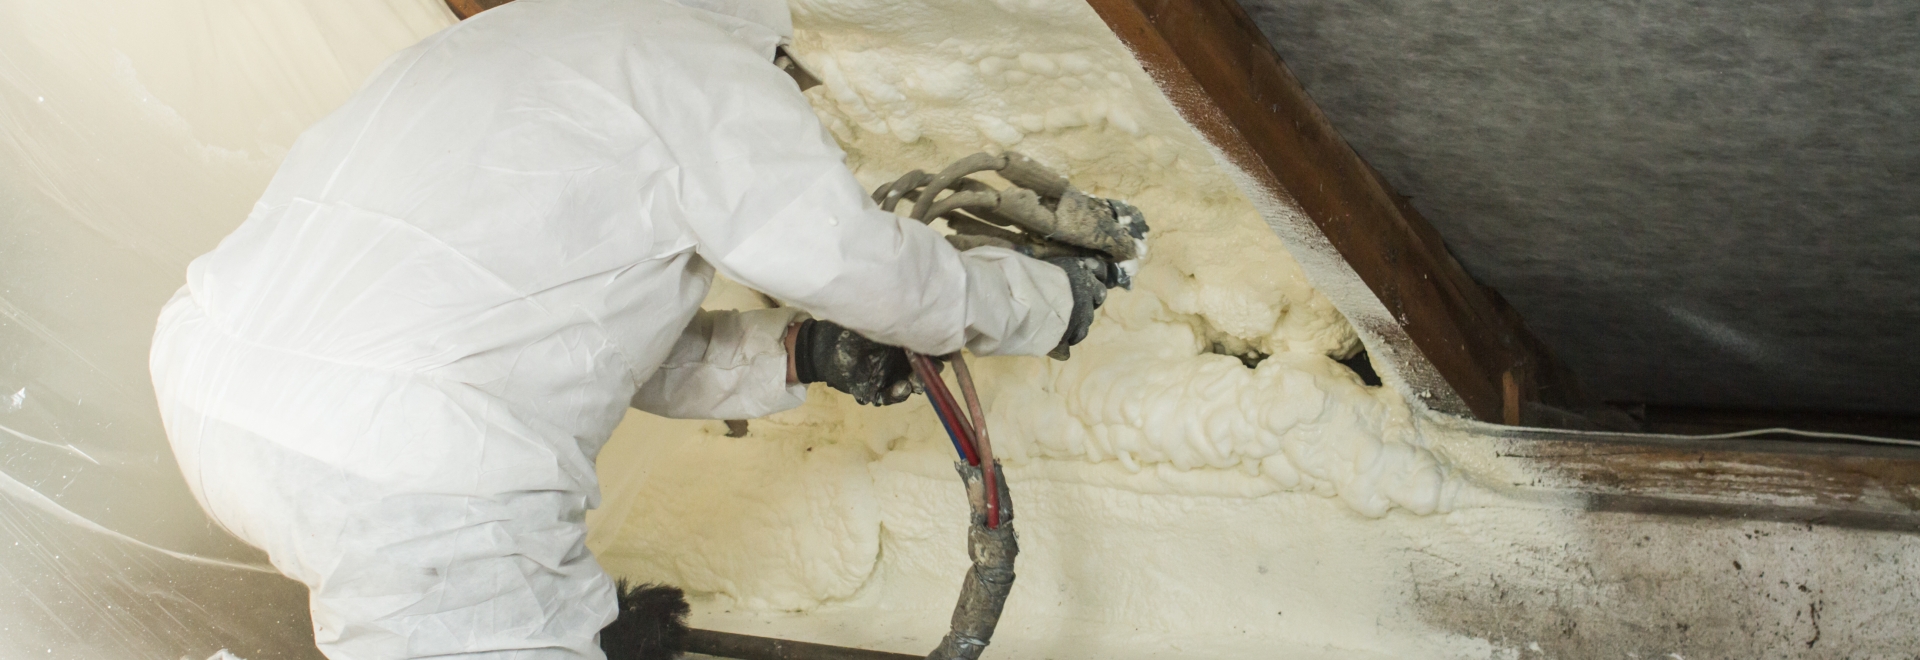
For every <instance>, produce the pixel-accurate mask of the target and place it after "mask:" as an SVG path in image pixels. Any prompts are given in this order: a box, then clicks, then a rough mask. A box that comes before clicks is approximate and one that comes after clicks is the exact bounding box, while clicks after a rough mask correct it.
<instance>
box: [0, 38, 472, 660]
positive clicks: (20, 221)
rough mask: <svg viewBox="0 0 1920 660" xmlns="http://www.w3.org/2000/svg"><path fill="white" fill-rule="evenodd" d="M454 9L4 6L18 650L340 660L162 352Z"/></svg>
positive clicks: (8, 576)
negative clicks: (211, 503)
mask: <svg viewBox="0 0 1920 660" xmlns="http://www.w3.org/2000/svg"><path fill="white" fill-rule="evenodd" d="M453 20H454V19H453V16H452V15H451V13H450V12H448V10H447V9H446V6H445V5H444V4H443V3H442V2H440V0H325V1H322V0H150V1H142V2H133V1H132V0H61V1H59V2H46V1H43V0H0V658H6V659H11V658H89V659H92V658H161V659H164V660H173V659H175V658H183V657H184V658H193V659H195V660H198V659H199V658H207V657H211V656H214V655H215V654H217V653H219V652H221V651H222V650H223V649H225V650H228V651H230V652H231V653H232V654H233V655H235V656H238V657H244V658H248V659H250V660H259V659H261V658H296V657H318V653H317V652H316V651H315V650H313V646H312V633H311V630H310V624H309V622H308V618H307V613H306V593H305V589H304V588H302V587H301V586H300V585H298V584H296V583H294V582H291V581H289V580H287V579H285V578H282V577H280V576H279V575H277V574H276V573H274V572H273V571H272V569H271V568H270V567H268V566H266V565H265V557H264V556H262V555H261V554H260V553H259V552H257V551H254V550H252V549H251V548H248V547H246V546H245V545H243V544H240V543H239V542H237V541H235V540H233V539H232V538H231V537H230V536H228V535H227V534H226V533H225V532H224V531H222V530H221V529H219V528H218V527H217V526H216V525H214V524H213V523H211V522H209V521H208V520H207V518H206V517H205V516H204V514H202V513H201V511H200V508H199V506H198V505H197V504H196V503H195V502H194V501H193V498H192V496H191V495H190V494H189V493H188V490H187V488H186V484H185V483H184V482H183V481H182V479H181V477H180V472H179V469H178V468H177V467H176V466H175V464H174V460H173V456H172V452H171V451H170V450H169V448H168V446H167V440H166V436H165V434H164V433H163V432H162V430H161V427H160V420H159V416H158V413H157V412H156V410H155V404H154V400H153V390H152V386H151V385H150V381H149V378H148V374H147V348H148V345H149V341H150V339H151V337H152V332H153V325H154V320H155V318H156V316H157V314H158V313H159V309H160V306H161V305H162V304H163V303H165V302H166V301H167V299H168V298H169V297H170V296H171V295H172V294H173V292H174V290H175V289H177V288H179V286H180V284H181V283H182V282H183V281H184V277H185V267H186V263H187V261H188V260H189V259H191V258H192V257H194V256H196V255H198V254H200V253H202V252H205V251H207V250H209V249H211V248H212V247H213V245H214V244H215V243H216V242H217V241H218V240H219V239H220V237H222V236H224V235H226V234H227V233H228V232H229V231H231V230H232V229H233V227H234V226H236V225H238V224H239V222H240V221H241V220H242V219H244V218H245V217H246V215H247V211H248V209H249V208H250V207H251V205H252V204H253V202H254V200H255V199H256V198H257V197H258V196H259V194H260V191H261V190H262V189H263V188H264V187H265V186H266V183H267V180H268V178H269V177H271V176H272V174H273V172H274V169H275V168H276V167H277V165H278V164H279V161H280V159H281V157H282V156H283V155H284V154H285V153H286V151H287V149H288V147H289V146H290V145H291V144H292V142H293V140H294V138H295V137H297V136H298V135H299V133H300V131H301V130H302V129H304V128H305V127H306V126H307V125H309V124H311V123H312V122H313V121H315V120H317V119H319V118H320V117H321V116H323V115H325V114H326V113H327V112H328V111H330V110H332V109H333V107H334V106H336V105H337V104H339V103H340V102H341V101H342V100H344V99H345V98H346V97H347V95H348V94H350V93H351V92H352V91H353V90H354V88H355V87H357V86H358V85H359V83H360V81H361V80H362V79H363V78H364V77H365V76H366V75H367V73H369V72H370V71H372V70H373V69H374V67H375V66H377V65H378V64H379V63H380V62H381V61H382V60H383V59H385V58H386V57H387V56H388V55H389V54H391V53H393V52H394V51H397V50H399V49H401V48H404V47H406V46H408V45H411V44H413V43H414V42H416V41H418V40H419V39H421V38H422V37H424V36H426V35H428V34H431V33H433V32H435V31H437V30H439V29H441V28H443V27H445V26H447V25H450V24H451V23H452V22H453Z"/></svg>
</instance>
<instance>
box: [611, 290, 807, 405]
mask: <svg viewBox="0 0 1920 660" xmlns="http://www.w3.org/2000/svg"><path fill="white" fill-rule="evenodd" d="M803 317H804V315H803V314H801V312H800V311H799V310H796V309H793V308H787V307H783V308H778V309H756V310H751V311H709V310H701V311H699V312H698V313H696V314H694V317H693V322H692V323H689V324H687V329H686V330H683V331H681V333H680V339H679V340H678V341H676V342H674V345H673V350H672V352H670V353H668V354H667V359H666V361H665V362H662V363H661V364H660V368H659V370H657V371H655V372H653V377H651V378H649V379H647V381H646V382H645V383H642V384H641V385H640V389H639V390H638V391H637V392H635V393H634V395H633V402H632V403H633V407H634V408H638V409H640V410H644V411H647V412H650V413H653V414H656V415H660V416H662V417H674V418H680V419H751V418H755V417H762V416H766V415H771V414H773V413H777V412H780V411H782V410H787V409H789V408H793V407H795V406H798V405H800V404H801V402H803V401H805V400H806V393H807V388H806V385H802V384H800V383H798V382H797V381H796V380H795V379H794V378H793V377H792V366H791V359H790V358H789V357H788V355H789V352H788V351H789V346H788V344H787V338H788V328H789V327H790V326H792V325H793V324H794V321H796V320H798V319H800V318H803Z"/></svg>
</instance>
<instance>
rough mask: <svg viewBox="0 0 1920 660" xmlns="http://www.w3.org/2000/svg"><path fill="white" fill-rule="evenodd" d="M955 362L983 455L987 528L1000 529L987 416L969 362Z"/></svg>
mask: <svg viewBox="0 0 1920 660" xmlns="http://www.w3.org/2000/svg"><path fill="white" fill-rule="evenodd" d="M949 358H950V359H951V360H952V361H953V379H954V380H955V381H958V382H959V383H960V393H961V394H962V395H964V396H966V397H967V410H968V411H969V412H970V413H972V417H973V445H974V447H973V448H974V451H975V452H976V453H978V454H980V465H983V466H986V469H984V470H982V471H981V472H982V474H983V477H984V482H985V484H986V486H987V529H998V528H999V527H1000V486H999V484H998V480H999V477H997V476H996V475H995V474H994V473H995V472H997V470H994V469H993V466H994V463H993V443H992V442H991V441H989V440H988V439H987V414H986V412H985V411H983V410H982V409H981V407H980V394H979V393H978V392H976V391H975V390H974V387H973V373H972V372H971V370H969V369H968V368H967V359H966V358H965V357H964V356H961V355H960V353H958V352H955V353H954V354H953V355H951V356H949ZM948 396H952V394H948Z"/></svg>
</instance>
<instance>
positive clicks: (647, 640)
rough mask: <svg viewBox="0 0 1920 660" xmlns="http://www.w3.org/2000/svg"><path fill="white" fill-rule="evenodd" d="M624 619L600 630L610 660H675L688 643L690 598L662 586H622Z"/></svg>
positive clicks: (602, 648) (622, 583)
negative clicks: (688, 600) (688, 602)
mask: <svg viewBox="0 0 1920 660" xmlns="http://www.w3.org/2000/svg"><path fill="white" fill-rule="evenodd" d="M619 591H620V617H619V618H617V619H614V620H613V623H611V624H608V625H607V627H606V628H605V629H603V630H601V631H600V650H602V651H605V652H606V653H607V660H672V659H673V658H678V657H680V653H681V651H682V650H683V649H685V648H686V644H687V612H688V610H689V608H688V607H687V597H686V594H684V593H682V592H681V591H680V590H679V589H677V588H674V587H669V586H666V585H661V584H643V585H640V586H637V587H628V586H627V582H626V581H625V580H621V581H620V584H619Z"/></svg>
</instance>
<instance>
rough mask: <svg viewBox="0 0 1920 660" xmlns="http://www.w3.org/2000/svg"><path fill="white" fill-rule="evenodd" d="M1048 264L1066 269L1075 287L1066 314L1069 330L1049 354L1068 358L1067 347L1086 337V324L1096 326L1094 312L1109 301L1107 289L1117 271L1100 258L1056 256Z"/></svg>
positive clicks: (1111, 284)
mask: <svg viewBox="0 0 1920 660" xmlns="http://www.w3.org/2000/svg"><path fill="white" fill-rule="evenodd" d="M1047 263H1050V264H1053V265H1055V266H1059V267H1060V270H1064V271H1067V287H1068V288H1070V289H1072V290H1073V313H1071V314H1069V315H1067V331H1066V333H1065V334H1062V335H1060V345H1059V346H1058V347H1055V348H1054V349H1053V352H1051V353H1048V354H1047V356H1048V357H1052V358H1053V359H1055V360H1065V359H1067V353H1068V351H1067V347H1068V346H1072V345H1074V344H1078V343H1080V340H1083V339H1086V338H1087V327H1088V326H1091V325H1093V314H1094V312H1096V311H1098V310H1099V309H1100V305H1101V304H1102V303H1105V302H1107V289H1111V288H1113V286H1114V283H1113V280H1114V279H1115V278H1114V276H1113V274H1114V273H1115V272H1116V271H1115V269H1114V268H1113V265H1112V264H1109V263H1107V261H1106V260H1105V259H1101V258H1099V257H1054V258H1052V259H1048V260H1047Z"/></svg>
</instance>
